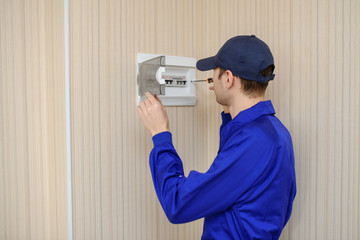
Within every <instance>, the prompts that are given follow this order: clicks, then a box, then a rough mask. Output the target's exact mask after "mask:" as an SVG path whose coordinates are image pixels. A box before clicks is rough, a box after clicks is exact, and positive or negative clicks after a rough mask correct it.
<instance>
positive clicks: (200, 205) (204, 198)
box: [150, 132, 264, 223]
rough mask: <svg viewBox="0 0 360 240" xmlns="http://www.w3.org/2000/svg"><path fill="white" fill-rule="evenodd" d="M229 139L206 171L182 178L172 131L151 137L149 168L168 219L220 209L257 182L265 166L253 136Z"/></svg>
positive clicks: (178, 219) (182, 219)
mask: <svg viewBox="0 0 360 240" xmlns="http://www.w3.org/2000/svg"><path fill="white" fill-rule="evenodd" d="M236 135H237V134H236ZM229 140H230V141H227V142H231V143H230V144H227V145H226V146H224V148H223V149H222V151H221V152H219V154H218V155H217V157H216V158H215V160H214V162H213V164H212V165H211V166H210V168H209V170H208V171H207V172H206V173H200V172H197V171H191V172H190V173H189V175H188V176H187V177H185V176H184V171H183V165H182V162H181V160H180V158H179V156H178V154H177V153H176V150H175V149H174V146H173V144H172V139H171V133H170V132H164V133H160V134H158V135H155V136H154V137H153V142H154V148H153V150H152V152H151V154H150V169H151V174H152V177H153V182H154V187H155V191H156V194H157V196H158V198H159V201H160V203H161V205H162V208H163V209H164V211H165V214H166V215H167V217H168V219H169V221H170V222H172V223H185V222H189V221H193V220H196V219H199V218H202V217H206V216H211V215H213V214H216V213H219V212H222V211H224V210H226V209H227V208H228V207H230V206H231V205H232V204H234V203H235V202H236V200H237V199H238V198H239V197H240V196H241V195H242V194H243V193H244V192H246V190H247V189H248V188H249V187H250V186H251V185H252V184H253V183H254V182H255V181H256V179H257V178H258V176H259V175H260V174H261V172H262V169H263V168H264V166H263V163H262V162H261V161H262V159H261V157H263V156H262V154H263V153H261V151H258V149H255V148H256V147H255V148H254V146H257V145H256V144H254V138H252V137H251V136H249V135H247V134H241V135H237V137H235V138H231V139H229Z"/></svg>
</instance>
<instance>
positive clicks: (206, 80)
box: [191, 78, 213, 83]
mask: <svg viewBox="0 0 360 240" xmlns="http://www.w3.org/2000/svg"><path fill="white" fill-rule="evenodd" d="M191 82H207V83H212V82H213V79H212V78H207V79H205V80H193V81H191Z"/></svg>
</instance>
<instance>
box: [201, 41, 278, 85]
mask: <svg viewBox="0 0 360 240" xmlns="http://www.w3.org/2000/svg"><path fill="white" fill-rule="evenodd" d="M269 66H273V67H274V68H275V65H274V58H273V55H272V54H271V51H270V48H269V47H268V45H266V43H264V42H263V41H261V40H260V39H259V38H257V37H255V35H251V36H247V35H246V36H245V35H243V36H236V37H233V38H231V39H229V40H228V41H227V42H226V43H225V44H224V45H223V46H222V47H221V48H220V50H219V52H218V53H217V54H216V55H215V56H213V57H209V58H204V59H201V60H199V61H198V62H197V63H196V68H197V69H199V70H200V71H208V70H212V69H215V68H217V67H221V68H223V69H225V70H230V71H231V72H232V73H233V74H234V75H235V76H238V77H241V78H244V79H247V80H253V81H257V82H261V83H266V82H268V81H270V80H273V79H274V77H275V75H274V74H272V75H270V76H267V77H264V76H262V75H261V74H260V73H261V72H262V71H263V70H264V69H265V68H267V67H269Z"/></svg>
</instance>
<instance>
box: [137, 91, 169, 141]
mask: <svg viewBox="0 0 360 240" xmlns="http://www.w3.org/2000/svg"><path fill="white" fill-rule="evenodd" d="M145 96H146V99H145V101H144V102H142V103H140V105H139V107H138V109H137V111H138V113H139V116H140V119H141V121H142V122H143V124H144V126H145V127H146V128H147V130H149V132H150V133H151V134H152V135H153V136H154V135H156V134H158V133H161V132H165V131H170V129H169V119H168V116H167V113H166V109H165V107H164V106H163V105H162V103H161V101H160V99H159V98H158V96H156V95H155V97H154V96H153V95H151V93H148V92H147V93H145Z"/></svg>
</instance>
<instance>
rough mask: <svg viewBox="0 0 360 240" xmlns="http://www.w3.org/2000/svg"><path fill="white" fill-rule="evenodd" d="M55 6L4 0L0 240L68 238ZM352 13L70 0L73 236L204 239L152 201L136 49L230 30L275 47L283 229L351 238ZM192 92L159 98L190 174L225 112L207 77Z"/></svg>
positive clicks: (274, 5) (354, 182)
mask: <svg viewBox="0 0 360 240" xmlns="http://www.w3.org/2000/svg"><path fill="white" fill-rule="evenodd" d="M45 3H46V4H45ZM300 3H301V4H300ZM26 4H28V2H26ZM56 4H59V8H55V5H56ZM61 4H62V3H59V2H57V1H51V2H42V1H39V2H36V3H33V4H29V5H28V6H27V5H25V1H22V2H21V1H13V2H11V1H5V0H0V12H1V16H0V21H1V22H0V23H1V25H0V26H1V28H0V34H1V35H0V39H1V45H0V55H1V60H0V61H1V62H0V93H1V97H0V113H1V115H0V116H1V118H0V167H1V168H0V171H1V178H0V179H1V182H0V213H1V214H0V216H2V218H0V239H8V238H12V236H14V237H13V238H20V237H19V236H32V238H35V239H38V238H41V237H44V236H56V237H58V238H60V239H66V238H67V225H66V224H67V221H66V219H67V218H66V217H67V216H66V214H67V205H66V197H67V194H66V189H64V187H65V185H66V174H65V171H66V149H65V143H66V140H65V133H64V131H65V130H64V129H65V125H64V124H65V120H64V118H65V113H64V111H65V106H64V101H65V100H64V98H65V96H64V95H63V94H62V93H63V92H65V90H64V81H63V79H64V72H63V70H62V69H64V65H63V64H64V63H63V60H64V58H63V55H62V52H63V42H62V39H63V32H62V29H63V25H62V24H63V23H62V18H63V15H62V9H61V7H62V6H61ZM34 6H36V7H34ZM34 9H38V10H37V11H39V13H42V14H40V15H39V17H37V16H38V15H36V14H33V11H35V10H34ZM58 9H60V10H58ZM45 10H48V11H45ZM49 11H50V12H51V13H52V14H45V13H47V12H49ZM359 11H360V3H359V2H358V1H356V0H344V1H335V0H316V1H310V0H304V1H301V2H300V1H286V0H274V1H261V0H255V1H254V0H252V1H251V0H241V1H237V0H225V1H220V0H207V1H205V0H199V1H190V0H183V1H175V0H135V1H133V0H122V1H111V0H105V1H95V0H94V1H90V0H89V1H79V0H74V1H71V2H70V61H71V64H70V68H71V86H70V90H71V129H72V136H71V146H72V171H73V174H72V181H73V216H72V217H73V224H74V229H73V230H74V231H73V236H74V239H199V238H200V236H201V232H202V220H199V221H197V222H194V223H189V224H183V225H172V224H170V223H168V221H167V219H166V217H165V215H164V213H163V211H162V210H161V207H160V205H159V203H158V201H157V199H156V195H155V193H154V190H153V187H152V182H151V176H150V172H149V169H148V155H149V153H150V151H151V148H152V143H151V136H150V134H149V133H147V132H146V130H145V129H144V127H143V126H142V125H141V123H140V121H139V119H138V116H137V113H136V99H135V93H136V81H135V79H136V54H137V53H138V52H143V53H159V54H165V55H179V56H185V57H195V58H197V59H200V58H202V57H207V56H210V55H213V54H216V52H217V50H218V49H219V47H221V45H222V44H223V43H224V42H225V41H226V40H227V39H228V38H230V37H232V36H234V35H237V34H256V35H257V36H258V37H260V38H261V39H263V40H264V41H265V42H267V43H268V45H269V46H270V48H271V49H272V51H273V54H274V57H275V61H276V69H275V74H276V78H275V80H274V81H273V82H272V83H271V84H270V87H269V89H268V93H267V97H268V98H270V99H271V100H272V101H273V104H274V106H275V109H276V111H277V116H278V117H279V118H280V119H281V120H282V121H283V123H284V124H285V125H286V126H287V127H288V129H289V130H290V132H291V134H292V137H293V144H294V149H295V157H296V173H297V184H298V195H297V198H296V200H295V203H294V210H293V215H292V217H291V219H290V221H289V223H288V224H287V226H286V228H285V230H284V232H283V234H282V237H281V239H358V238H359V237H360V230H359V229H358V226H359V215H360V201H359V199H360V195H359V194H360V192H359V182H360V179H359V159H360V156H359V136H360V129H359V127H360V121H359V119H360V112H359V109H360V94H359V92H360V83H359V79H360V74H359V71H357V67H358V66H359V65H360V59H359V58H360V47H359V45H358V43H359V42H360V39H359V32H360V31H359V30H360V29H359V28H360V25H359V24H358V23H359V22H360V19H359V16H358V14H357V13H358V12H359ZM28 23H33V24H28ZM51 24H52V25H51ZM50 26H51V27H50ZM9 32H10V33H11V34H10V33H9ZM57 34H58V35H57ZM57 36H58V37H57ZM21 46H23V47H22V48H24V49H22V48H21ZM30 56H31V57H30ZM32 56H35V57H32ZM15 63H16V64H15ZM17 63H21V64H17ZM211 74H212V73H211V72H209V73H200V72H199V73H198V77H199V78H200V77H206V76H211ZM36 86H38V87H36ZM10 93H12V94H10ZM197 93H198V97H199V100H198V103H197V105H196V106H195V107H171V108H168V113H169V117H170V127H171V130H172V132H173V135H174V143H175V146H176V148H177V150H178V152H179V154H180V156H181V157H182V159H183V161H184V167H185V172H186V173H188V172H189V170H191V169H197V170H199V171H206V169H207V168H208V167H209V165H210V164H211V161H212V159H213V158H214V157H215V156H216V152H217V147H218V141H219V138H218V127H219V124H220V118H219V113H220V111H221V110H220V108H219V106H217V104H216V102H215V99H214V96H213V94H212V93H211V92H210V91H208V90H207V86H205V84H198V89H197ZM55 107H56V109H57V111H54V109H55ZM23 149H25V150H23ZM22 152H25V153H26V154H25V153H24V154H23V153H22ZM27 152H28V153H27ZM22 154H23V155H22ZM55 163H56V164H55ZM36 164H37V165H36ZM22 173H25V174H22ZM32 176H33V177H32ZM54 176H56V177H54ZM26 179H29V180H30V181H27V180H26ZM24 183H26V184H28V185H27V187H26V184H24ZM29 183H31V184H29ZM62 184H63V185H62ZM24 186H25V187H24ZM50 186H51V187H52V186H57V187H56V188H55V189H56V190H54V189H53V188H50ZM55 226H56V227H55ZM53 229H55V230H53ZM30 230H31V231H30ZM62 230H63V231H62ZM60 233H61V234H63V235H61V234H60ZM38 236H40V237H38Z"/></svg>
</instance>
